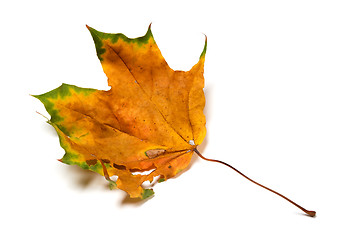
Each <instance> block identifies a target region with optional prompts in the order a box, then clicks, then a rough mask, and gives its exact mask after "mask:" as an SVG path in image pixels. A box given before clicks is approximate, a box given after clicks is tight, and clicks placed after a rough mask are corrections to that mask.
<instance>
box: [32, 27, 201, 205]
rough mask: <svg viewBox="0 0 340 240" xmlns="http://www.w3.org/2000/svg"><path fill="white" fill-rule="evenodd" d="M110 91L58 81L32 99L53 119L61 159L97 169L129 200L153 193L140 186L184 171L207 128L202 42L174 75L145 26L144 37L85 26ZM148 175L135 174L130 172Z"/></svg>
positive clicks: (90, 168)
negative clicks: (191, 61)
mask: <svg viewBox="0 0 340 240" xmlns="http://www.w3.org/2000/svg"><path fill="white" fill-rule="evenodd" d="M88 29H89V30H90V33H91V35H92V37H93V39H94V42H95V45H96V49H97V55H98V58H99V59H100V62H101V64H102V67H103V70H104V72H105V74H106V75H107V77H108V84H109V86H111V89H110V90H108V91H100V90H95V89H88V88H79V87H76V86H72V85H68V84H63V85H61V86H60V87H58V88H57V89H54V90H52V91H50V92H48V93H45V94H42V95H38V96H35V97H36V98H38V99H39V100H40V101H41V102H42V103H43V104H44V105H45V107H46V110H47V112H48V113H49V114H50V115H51V120H49V123H50V124H51V125H52V126H53V127H54V128H55V129H56V131H57V133H58V135H59V139H60V144H61V146H62V147H63V148H64V150H65V152H66V153H65V155H64V157H63V158H62V159H61V161H62V162H64V163H67V164H76V165H79V166H80V167H82V168H84V169H89V170H92V171H95V172H98V173H100V174H102V175H104V176H106V178H107V179H108V180H109V177H110V176H113V175H116V176H118V179H117V182H116V184H117V187H118V188H120V189H122V190H124V191H126V192H127V193H128V194H129V195H130V197H132V198H138V197H140V198H144V197H146V196H149V195H150V194H152V191H151V190H146V191H145V190H144V189H143V188H142V187H141V184H142V183H143V182H145V181H148V180H149V181H152V180H153V179H154V177H157V176H160V178H161V179H162V180H167V179H169V178H171V177H173V176H175V175H176V174H177V173H179V172H180V171H181V170H183V169H185V168H186V167H187V166H188V164H189V162H190V159H191V157H192V154H193V149H194V148H195V147H196V146H197V145H198V144H200V143H202V141H203V139H204V136H205V133H206V130H205V117H204V115H203V108H204V104H205V100H204V93H203V85H204V78H203V66H204V57H205V51H206V43H205V46H204V49H203V52H202V54H201V56H200V59H199V61H198V63H197V64H196V65H195V66H193V67H192V69H191V70H190V71H187V72H184V71H174V70H172V69H171V68H170V67H169V66H168V64H167V63H166V61H165V60H164V58H163V57H162V55H161V52H160V50H159V49H158V47H157V45H156V43H155V40H154V38H153V36H152V33H151V29H150V27H149V29H148V31H147V33H146V34H145V35H144V36H143V37H139V38H135V39H131V38H128V37H126V36H125V35H123V34H107V33H102V32H98V31H96V30H94V29H93V28H90V27H88ZM149 170H153V171H151V173H149V174H146V175H143V174H135V172H145V171H149Z"/></svg>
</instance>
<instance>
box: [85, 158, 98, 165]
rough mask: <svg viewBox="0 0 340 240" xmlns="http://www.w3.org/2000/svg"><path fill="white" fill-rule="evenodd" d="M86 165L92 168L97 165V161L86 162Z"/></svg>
mask: <svg viewBox="0 0 340 240" xmlns="http://www.w3.org/2000/svg"><path fill="white" fill-rule="evenodd" d="M86 163H87V165H89V166H92V165H96V164H97V159H90V160H86Z"/></svg>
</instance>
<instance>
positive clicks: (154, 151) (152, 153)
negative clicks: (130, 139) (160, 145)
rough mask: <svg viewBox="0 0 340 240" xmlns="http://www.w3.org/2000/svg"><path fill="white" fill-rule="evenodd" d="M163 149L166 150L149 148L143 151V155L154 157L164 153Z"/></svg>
mask: <svg viewBox="0 0 340 240" xmlns="http://www.w3.org/2000/svg"><path fill="white" fill-rule="evenodd" d="M165 151H166V150H165V149H150V150H148V151H146V152H145V155H146V156H147V157H148V158H155V157H158V156H159V155H162V154H164V153H165Z"/></svg>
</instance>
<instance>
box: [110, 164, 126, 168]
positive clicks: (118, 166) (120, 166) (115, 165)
mask: <svg viewBox="0 0 340 240" xmlns="http://www.w3.org/2000/svg"><path fill="white" fill-rule="evenodd" d="M113 167H114V168H117V169H119V170H126V167H125V166H124V165H118V164H115V163H114V164H113Z"/></svg>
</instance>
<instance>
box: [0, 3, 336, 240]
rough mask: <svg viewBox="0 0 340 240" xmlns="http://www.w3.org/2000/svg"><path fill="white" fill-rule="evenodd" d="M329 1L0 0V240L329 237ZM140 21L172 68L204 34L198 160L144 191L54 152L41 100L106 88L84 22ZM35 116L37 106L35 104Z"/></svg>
mask: <svg viewBox="0 0 340 240" xmlns="http://www.w3.org/2000/svg"><path fill="white" fill-rule="evenodd" d="M339 12H340V3H339V1H312V0H309V1H298V0H294V1H289V0H287V1H241V0H240V1H212V0H211V1H184V0H181V1H175V0H172V1H147V0H144V1H91V2H90V1H89V2H87V1H61V0H60V1H55V2H52V1H33V0H31V1H2V2H1V4H0V23H1V32H0V36H1V38H0V50H1V53H0V59H1V70H0V79H1V94H0V97H1V99H0V100H1V101H0V104H1V120H0V121H1V125H0V126H1V137H2V139H3V140H2V143H1V160H0V161H1V173H0V178H1V179H0V184H1V188H0V191H1V198H0V211H1V212H0V219H1V224H0V229H1V230H0V238H1V239H49V240H50V239H233V240H237V239H339V237H340V233H339V231H340V230H339V229H337V228H338V227H339V215H340V210H339V202H340V197H339V182H340V177H339V176H340V175H339V167H340V164H339V160H340V151H339V147H340V70H339V67H340V14H339ZM151 22H152V31H153V34H154V37H155V40H156V42H157V44H158V46H159V48H160V49H161V51H162V53H163V56H164V57H165V59H166V60H167V62H168V63H169V65H170V66H171V67H172V68H173V69H178V70H189V69H190V68H191V66H192V65H193V64H195V63H196V61H197V60H198V57H199V55H200V53H201V51H202V48H203V45H204V34H206V35H207V37H208V50H207V55H206V65H205V80H206V87H205V93H206V109H205V114H206V118H207V131H208V132H207V136H206V139H205V141H204V143H203V144H202V146H200V148H199V149H200V151H201V152H202V153H203V155H205V156H206V157H210V158H216V159H220V160H223V161H226V162H228V163H229V164H231V165H233V166H234V167H236V168H238V169H239V170H240V171H242V172H244V173H245V174H247V175H248V176H249V177H252V178H254V179H255V180H256V181H259V182H260V183H263V184H265V185H267V186H268V187H272V188H273V189H275V190H277V191H279V192H281V193H283V194H285V195H287V196H288V197H290V198H292V199H293V200H294V201H296V202H297V203H299V204H301V205H303V206H304V207H305V208H307V209H310V210H315V211H317V217H316V218H310V217H306V216H305V215H304V214H302V212H301V211H300V210H299V209H297V208H296V207H294V206H293V205H291V204H289V203H288V202H286V201H285V200H283V199H281V198H279V197H278V196H276V195H274V194H272V193H270V192H268V191H266V190H264V189H262V188H260V187H258V186H256V185H254V184H252V183H250V182H248V181H247V180H246V179H244V178H242V177H241V176H239V175H238V174H236V173H235V172H233V171H232V170H230V169H228V168H227V167H224V166H223V165H220V164H216V163H211V162H207V161H204V160H201V159H198V158H197V157H194V158H193V164H192V165H191V168H190V169H189V170H188V171H186V172H184V173H183V174H181V175H180V176H179V177H177V178H176V179H171V180H169V181H167V182H164V183H161V184H157V185H156V186H155V187H154V190H155V196H154V197H153V198H151V199H150V200H148V201H145V202H134V201H130V200H128V199H126V194H125V193H124V192H122V191H120V190H113V191H110V190H109V189H108V187H107V183H106V181H105V180H104V178H103V177H101V176H99V175H96V174H92V173H88V172H86V171H83V170H80V169H78V168H77V167H75V166H68V165H64V164H62V163H60V162H58V161H57V159H59V158H61V157H62V156H63V154H64V151H63V150H62V148H61V147H60V146H59V142H58V138H57V136H56V134H55V132H54V130H53V129H52V128H51V127H50V126H49V125H48V124H47V123H45V119H44V118H43V117H41V116H40V115H38V114H36V112H35V111H39V112H41V113H43V114H46V112H45V110H44V107H43V105H42V104H41V103H40V102H39V101H38V100H37V99H34V98H32V97H30V96H29V94H41V93H44V92H47V91H49V90H51V89H54V88H56V87H58V86H59V85H61V84H62V83H69V84H75V85H78V86H80V87H92V88H98V89H108V87H107V83H106V77H105V75H104V73H103V72H102V69H101V66H100V62H99V60H98V59H97V56H96V53H95V47H94V44H93V41H92V38H91V35H90V34H89V32H88V30H87V29H86V27H85V24H88V25H89V26H91V27H94V28H95V29H97V30H99V31H103V32H113V33H116V32H122V33H124V34H126V35H127V36H129V37H138V36H142V35H144V33H145V32H146V30H147V27H148V25H149V24H150V23H151ZM46 115H47V114H46Z"/></svg>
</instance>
